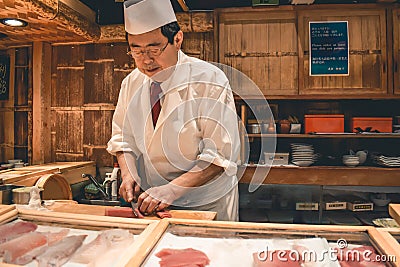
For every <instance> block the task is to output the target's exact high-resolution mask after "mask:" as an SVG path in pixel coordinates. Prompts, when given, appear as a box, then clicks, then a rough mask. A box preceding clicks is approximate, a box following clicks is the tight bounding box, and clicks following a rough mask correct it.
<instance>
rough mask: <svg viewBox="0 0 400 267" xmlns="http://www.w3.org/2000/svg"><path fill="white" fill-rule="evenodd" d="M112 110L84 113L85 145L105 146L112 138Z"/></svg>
mask: <svg viewBox="0 0 400 267" xmlns="http://www.w3.org/2000/svg"><path fill="white" fill-rule="evenodd" d="M113 114H114V112H113V111H112V110H100V111H97V110H87V111H84V124H83V125H84V126H83V133H84V134H83V143H84V144H85V145H95V146H104V148H106V147H107V146H106V145H107V142H108V140H110V137H111V124H112V116H113Z"/></svg>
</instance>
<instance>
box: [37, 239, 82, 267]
mask: <svg viewBox="0 0 400 267" xmlns="http://www.w3.org/2000/svg"><path fill="white" fill-rule="evenodd" d="M86 236H87V235H72V236H67V237H66V238H64V239H62V240H60V241H58V242H57V243H55V244H54V245H52V246H49V248H48V249H47V250H46V252H44V253H43V254H42V255H40V256H38V257H37V258H36V259H37V260H38V263H39V267H59V266H61V265H63V264H64V263H66V262H67V261H68V260H69V258H70V257H71V256H72V254H73V253H74V252H75V251H76V250H77V249H78V248H79V247H80V246H81V245H82V242H83V240H84V239H85V238H86Z"/></svg>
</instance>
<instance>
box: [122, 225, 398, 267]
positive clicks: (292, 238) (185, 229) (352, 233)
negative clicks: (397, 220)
mask: <svg viewBox="0 0 400 267" xmlns="http://www.w3.org/2000/svg"><path fill="white" fill-rule="evenodd" d="M147 237H148V239H147V240H146V241H145V242H143V243H141V244H138V246H139V248H137V251H138V254H137V255H136V257H134V258H132V259H131V260H130V261H129V263H128V264H129V266H159V265H160V263H163V264H167V263H170V261H175V260H178V261H179V260H182V259H183V260H185V259H187V258H189V260H190V261H191V263H196V264H200V266H205V265H201V264H202V263H200V262H197V261H204V262H205V263H207V264H209V265H207V266H241V267H245V266H264V265H262V264H266V263H263V261H268V262H267V263H268V266H283V264H284V262H283V261H285V259H286V263H285V264H287V263H288V261H290V262H291V263H292V264H293V266H300V265H299V264H300V263H308V264H309V265H307V266H340V263H341V262H343V261H346V260H347V261H351V259H349V258H346V255H350V254H351V253H353V254H357V253H361V252H362V251H366V250H370V253H367V254H368V255H369V256H371V257H374V258H373V259H372V258H371V259H370V260H371V261H372V260H373V261H376V264H375V265H374V266H400V265H399V262H398V261H396V257H395V256H396V253H398V252H396V251H395V250H394V249H393V246H394V244H391V243H390V242H389V241H386V240H383V238H382V236H381V235H380V234H379V233H377V230H376V229H375V228H373V227H350V226H321V225H314V226H312V225H295V224H291V225H288V224H259V223H238V222H204V221H194V220H192V221H191V220H173V219H164V220H162V221H161V222H160V223H159V224H158V225H157V227H156V228H155V229H154V231H153V233H152V234H151V235H149V236H147ZM341 249H342V250H341ZM332 251H336V253H337V254H336V255H337V256H338V257H337V259H339V261H338V260H335V258H334V257H332V258H330V259H329V258H328V254H327V253H328V252H332ZM349 251H351V253H350V252H349ZM307 252H310V253H311V254H312V255H313V256H312V257H314V256H315V257H316V258H312V257H311V258H308V259H306V258H304V257H303V258H302V256H301V255H306V254H307ZM348 252H349V253H348ZM180 253H182V254H180ZM274 253H275V254H274ZM324 253H325V254H324ZM332 253H334V252H332ZM346 253H348V254H346ZM189 254H190V255H191V256H188V255H189ZM170 255H174V256H172V257H169V256H170ZM178 255H180V256H178ZM266 255H269V257H270V258H268V256H266ZM273 255H275V256H277V255H280V256H281V257H280V258H273ZM285 255H286V258H285ZM289 255H291V256H289ZM297 255H299V258H296V257H297ZM324 255H325V256H324ZM291 257H292V258H291ZM383 257H385V259H390V260H386V262H379V264H378V259H380V258H383ZM314 260H315V261H314ZM365 260H366V258H364V259H359V260H358V261H365ZM274 261H275V262H274ZM313 261H314V262H313ZM354 261H357V259H354ZM204 262H203V264H204ZM322 262H323V263H324V264H322ZM257 264H259V265H257ZM357 264H358V263H357ZM285 266H286V265H285ZM349 266H351V265H349ZM357 266H358V265H357Z"/></svg>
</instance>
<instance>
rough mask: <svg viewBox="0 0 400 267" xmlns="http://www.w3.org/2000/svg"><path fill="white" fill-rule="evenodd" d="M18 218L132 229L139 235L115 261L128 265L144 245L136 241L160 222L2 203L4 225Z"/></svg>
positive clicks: (41, 222)
mask: <svg viewBox="0 0 400 267" xmlns="http://www.w3.org/2000/svg"><path fill="white" fill-rule="evenodd" d="M16 219H21V220H24V221H30V222H34V223H36V224H38V225H41V226H54V227H63V228H71V229H78V230H91V231H100V230H106V229H112V228H120V229H126V230H129V232H131V233H132V234H134V235H137V236H136V237H135V241H134V242H133V244H132V245H130V246H129V247H127V249H125V250H124V251H123V252H121V253H122V254H121V257H120V258H119V261H118V262H115V264H114V265H113V266H117V267H119V266H126V263H127V262H128V261H129V260H130V258H131V257H132V256H134V255H135V254H136V253H135V248H136V247H141V245H139V244H136V243H143V242H145V241H146V240H147V239H148V237H147V236H148V235H150V234H151V233H152V232H153V231H154V229H155V227H156V225H157V221H154V220H145V219H132V218H120V217H109V216H97V215H86V214H73V213H63V212H53V211H52V212H49V211H37V210H28V209H21V208H16V207H15V206H14V205H0V224H5V223H8V222H11V221H13V220H16ZM133 245H135V246H133ZM31 264H32V263H30V264H28V265H29V266H31ZM0 265H1V266H13V267H17V266H20V265H15V264H6V263H2V262H1V261H0ZM34 266H35V265H34Z"/></svg>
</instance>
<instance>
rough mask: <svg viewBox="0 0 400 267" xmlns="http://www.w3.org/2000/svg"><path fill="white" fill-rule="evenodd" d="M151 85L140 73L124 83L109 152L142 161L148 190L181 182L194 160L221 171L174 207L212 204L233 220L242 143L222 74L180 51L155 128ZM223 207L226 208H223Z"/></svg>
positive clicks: (227, 85)
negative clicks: (179, 179)
mask: <svg viewBox="0 0 400 267" xmlns="http://www.w3.org/2000/svg"><path fill="white" fill-rule="evenodd" d="M151 82H152V80H151V79H150V78H149V77H148V76H146V75H144V74H143V73H141V72H140V71H139V70H138V69H135V70H133V71H132V72H131V73H130V74H129V75H128V76H127V77H126V78H125V79H124V80H123V81H122V85H121V90H120V93H119V98H118V104H117V106H116V109H115V113H114V116H113V122H112V137H111V139H110V141H109V142H108V148H107V150H108V151H109V152H110V153H111V154H114V155H115V153H116V152H119V151H123V152H132V153H133V154H134V155H135V156H136V158H139V157H140V156H142V157H143V161H144V168H145V176H146V179H147V183H148V185H149V186H151V187H152V186H160V185H163V184H165V183H168V182H169V181H172V180H173V179H175V178H177V177H179V176H180V175H182V174H183V173H185V172H187V171H189V170H190V169H191V168H192V167H193V166H194V165H195V164H196V162H197V161H198V160H201V161H205V162H209V163H213V164H215V165H217V166H221V167H223V168H224V170H225V171H224V173H223V174H222V175H219V177H216V178H215V179H213V180H212V181H210V182H208V183H207V184H205V185H203V186H200V187H198V188H196V189H193V190H192V191H190V193H188V194H186V195H185V196H183V197H181V198H179V199H178V200H176V201H175V202H174V203H173V204H174V205H175V206H181V207H187V208H193V207H196V209H201V206H203V207H206V206H208V207H209V206H210V203H211V206H213V207H214V209H215V207H216V206H220V207H219V209H221V208H222V209H228V213H229V214H230V215H229V216H228V217H230V219H233V220H236V219H237V209H238V207H237V200H238V196H237V194H238V191H237V178H236V171H237V163H238V157H239V150H240V139H239V133H238V118H237V115H236V109H235V104H234V99H233V95H232V91H231V89H230V86H229V81H228V79H227V78H226V76H225V74H224V73H223V72H222V71H221V70H220V69H219V68H217V67H216V66H214V65H212V64H210V63H207V62H205V61H202V60H199V59H196V58H193V57H189V56H187V55H185V54H184V53H183V52H181V51H179V54H178V62H177V65H176V66H174V71H173V73H172V74H171V75H170V76H169V78H168V79H167V80H165V81H163V82H162V83H161V89H162V91H163V92H162V94H163V97H162V102H161V103H162V109H161V113H160V115H159V118H158V121H157V124H156V126H155V128H154V127H153V122H152V117H151V106H150V89H149V88H150V84H151ZM142 179H143V177H142ZM144 189H146V188H144ZM221 200H222V201H223V203H222V207H221V203H219V204H215V203H216V202H218V201H221ZM229 203H230V204H229ZM225 204H226V205H228V206H230V207H226V206H225V207H223V206H224V205H225ZM229 209H231V210H233V211H229ZM216 211H217V212H218V210H216ZM219 212H220V213H221V214H222V213H224V212H225V213H226V211H219ZM232 216H233V218H232Z"/></svg>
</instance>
